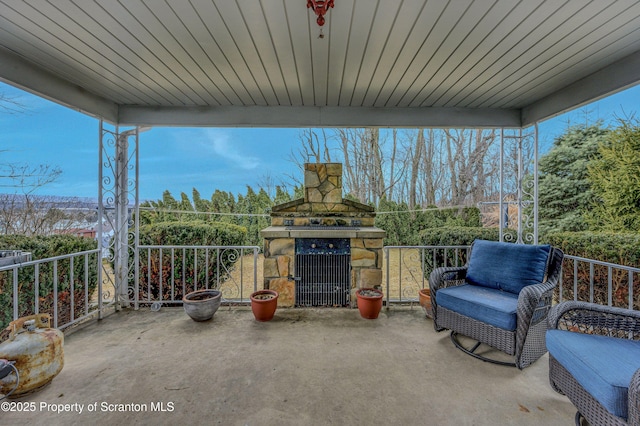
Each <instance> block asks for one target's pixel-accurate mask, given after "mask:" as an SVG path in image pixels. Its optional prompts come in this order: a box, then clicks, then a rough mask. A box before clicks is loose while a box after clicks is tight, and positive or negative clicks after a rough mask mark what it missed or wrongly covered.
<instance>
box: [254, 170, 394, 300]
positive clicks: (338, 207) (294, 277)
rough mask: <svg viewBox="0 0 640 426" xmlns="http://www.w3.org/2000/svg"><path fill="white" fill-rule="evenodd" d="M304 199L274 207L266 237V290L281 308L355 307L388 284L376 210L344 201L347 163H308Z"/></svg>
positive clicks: (381, 234)
mask: <svg viewBox="0 0 640 426" xmlns="http://www.w3.org/2000/svg"><path fill="white" fill-rule="evenodd" d="M304 182H305V192H304V198H301V199H298V200H294V201H290V202H288V203H284V204H280V205H278V206H274V207H273V208H272V210H271V226H269V227H268V228H266V229H263V230H262V236H263V237H264V256H265V258H264V287H265V288H269V289H272V290H276V291H277V292H278V293H279V294H280V297H279V299H278V306H283V307H286V306H290V307H292V306H297V307H311V306H327V307H335V306H354V301H355V291H356V290H357V289H358V288H362V287H380V286H381V284H382V241H383V238H384V237H385V232H384V231H383V230H381V229H379V228H376V227H375V226H374V220H375V211H374V209H373V208H372V207H371V206H368V205H365V204H362V203H358V202H355V201H351V200H349V199H343V198H342V164H340V163H307V164H305V175H304Z"/></svg>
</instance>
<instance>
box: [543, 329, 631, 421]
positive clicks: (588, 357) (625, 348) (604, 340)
mask: <svg viewBox="0 0 640 426" xmlns="http://www.w3.org/2000/svg"><path fill="white" fill-rule="evenodd" d="M546 340H547V349H548V350H549V353H550V354H551V355H553V357H554V358H555V359H556V360H557V361H558V362H559V363H560V364H561V365H562V366H563V367H564V368H565V369H566V370H567V371H568V372H569V373H571V375H572V376H573V378H574V379H576V381H577V382H578V383H580V385H581V386H582V387H583V388H584V390H586V391H587V392H589V394H591V396H593V397H594V398H595V399H596V400H597V401H598V402H599V403H600V404H602V406H603V407H605V408H606V409H607V410H608V411H609V412H610V413H612V414H615V415H616V416H618V417H622V418H623V419H625V420H626V419H627V417H628V407H627V394H628V389H629V384H630V383H631V377H632V376H633V373H635V372H636V371H637V370H638V369H639V368H640V341H637V340H629V339H621V338H616V337H607V336H597V335H592V334H583V333H575V332H572V331H565V330H547V335H546Z"/></svg>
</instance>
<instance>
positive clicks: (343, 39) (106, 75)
mask: <svg viewBox="0 0 640 426" xmlns="http://www.w3.org/2000/svg"><path fill="white" fill-rule="evenodd" d="M306 3H307V0H120V1H116V0H49V1H47V0H24V1H19V0H0V79H2V80H3V81H5V82H8V83H9V84H13V85H16V86H18V87H22V88H25V89H27V90H30V91H32V92H34V93H38V94H40V95H42V96H45V97H47V98H50V99H53V100H55V101H57V102H59V103H62V104H64V105H68V106H70V107H72V108H76V109H79V110H82V111H85V112H87V113H89V114H92V115H95V116H98V117H101V118H104V119H106V120H107V121H110V122H114V123H120V124H149V125H212V126H282V127H284V126H294V127H307V126H335V127H338V126H365V125H374V126H398V127H403V126H405V127H412V126H507V127H509V126H515V127H520V126H525V125H529V124H532V123H534V122H535V121H538V120H542V119H545V118H548V117H550V116H553V115H555V114H558V113H560V112H563V111H565V110H567V109H569V108H573V107H576V106H579V105H581V104H584V103H586V102H589V101H591V100H594V99H596V98H598V97H602V96H604V95H607V94H609V93H613V92H615V91H618V90H621V89H623V88H626V87H629V86H631V85H634V84H636V83H638V82H639V81H640V2H638V1H637V0H615V1H614V0H594V1H587V0H565V1H560V0H521V1H518V0H450V1H445V0H335V8H334V9H332V10H331V11H330V12H329V13H328V15H327V23H326V24H325V26H324V28H323V33H324V35H325V37H324V38H319V37H318V35H319V34H320V27H318V25H317V24H316V21H315V18H316V17H315V15H314V14H313V13H312V11H311V10H310V9H307V7H306Z"/></svg>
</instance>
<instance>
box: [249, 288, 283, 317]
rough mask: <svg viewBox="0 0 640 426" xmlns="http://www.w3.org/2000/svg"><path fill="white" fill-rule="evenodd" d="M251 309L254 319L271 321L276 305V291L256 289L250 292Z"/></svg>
mask: <svg viewBox="0 0 640 426" xmlns="http://www.w3.org/2000/svg"><path fill="white" fill-rule="evenodd" d="M250 298H251V311H252V312H253V316H254V317H255V318H256V321H260V322H264V321H271V319H272V318H273V316H274V315H275V313H276V308H277V307H278V292H277V291H275V290H258V291H256V292H253V293H251V296H250Z"/></svg>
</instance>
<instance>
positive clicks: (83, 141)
mask: <svg viewBox="0 0 640 426" xmlns="http://www.w3.org/2000/svg"><path fill="white" fill-rule="evenodd" d="M0 94H2V95H4V96H7V97H10V98H13V99H15V100H16V101H18V102H20V103H22V104H23V105H25V106H26V111H25V112H22V113H14V114H12V113H8V112H6V111H2V110H0V129H1V131H0V155H1V156H2V160H0V163H3V164H7V163H28V164H30V165H33V166H37V165H40V164H48V165H51V166H57V167H59V168H61V169H62V175H61V176H60V177H59V178H58V179H57V180H56V181H55V182H54V183H51V184H48V185H46V186H45V187H43V188H41V189H40V190H39V191H38V192H37V193H38V194H41V195H61V196H78V197H91V198H96V197H97V194H98V189H97V185H98V184H97V181H98V131H99V130H98V129H99V122H98V120H96V119H95V118H92V117H88V116H86V115H84V114H81V113H79V112H76V111H73V110H71V109H68V108H65V107H62V106H59V105H57V104H55V103H53V102H50V101H47V100H45V99H42V98H39V97H37V96H33V95H31V94H28V93H26V92H24V91H21V90H19V89H16V88H14V87H12V86H9V85H6V84H3V83H0ZM638 99H640V86H636V87H634V88H631V89H628V90H626V91H624V92H620V93H618V94H616V95H613V96H610V97H608V98H605V99H602V100H600V101H598V102H596V103H593V104H590V105H588V106H586V107H583V108H580V109H578V110H575V111H572V112H569V113H566V114H563V115H561V116H558V117H556V118H554V119H551V120H547V121H545V122H543V123H540V125H539V136H540V138H539V141H540V150H541V152H545V151H546V150H547V149H548V148H549V147H550V146H551V144H552V143H553V139H554V138H555V137H557V136H559V135H560V134H562V132H563V131H564V130H565V129H566V128H567V125H568V124H569V125H575V124H578V123H584V122H585V120H587V121H589V122H594V121H595V120H597V119H602V120H604V121H605V123H608V124H611V123H614V122H615V117H616V116H618V117H620V116H629V115H632V114H636V113H637V111H638V101H637V100H638ZM300 133H301V130H300V129H256V128H247V129H236V128H153V129H151V130H149V131H147V132H144V133H142V134H141V136H140V198H141V199H152V200H155V199H159V198H161V196H162V192H163V191H164V190H165V189H168V190H169V191H171V193H172V194H173V195H174V196H175V197H179V195H180V192H186V193H187V194H189V196H191V190H192V188H194V187H195V188H196V189H198V191H200V194H201V195H202V196H203V197H206V198H208V197H210V196H211V193H212V192H213V191H215V190H216V189H220V190H224V191H229V192H232V193H234V194H238V193H241V194H244V193H246V186H247V185H251V186H253V187H254V188H257V187H258V186H259V185H260V184H261V183H262V182H264V178H265V176H270V177H271V178H272V179H273V180H274V181H275V182H279V181H282V180H284V181H286V180H287V175H298V174H299V172H297V171H296V170H295V167H296V166H295V165H294V163H293V162H292V161H291V160H290V156H291V153H292V151H296V150H297V148H298V146H299V144H300V139H299V135H300ZM0 192H13V191H11V190H7V189H6V188H3V189H2V191H0Z"/></svg>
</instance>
